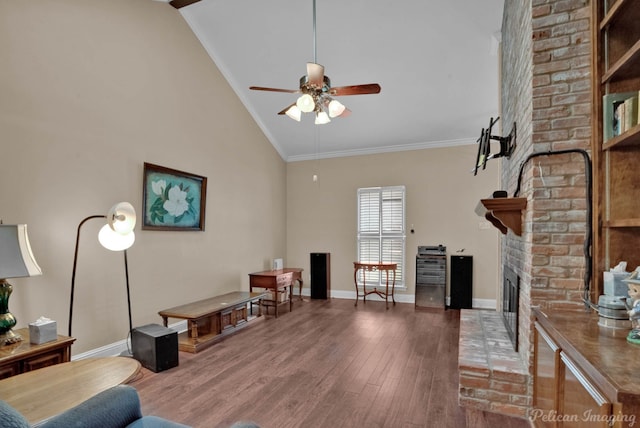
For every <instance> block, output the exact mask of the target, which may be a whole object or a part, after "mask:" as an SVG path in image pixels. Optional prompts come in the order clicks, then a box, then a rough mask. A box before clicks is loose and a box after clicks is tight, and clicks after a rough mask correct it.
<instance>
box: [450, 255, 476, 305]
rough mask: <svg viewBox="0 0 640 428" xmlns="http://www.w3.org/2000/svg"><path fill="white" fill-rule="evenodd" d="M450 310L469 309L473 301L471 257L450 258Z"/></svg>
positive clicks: (455, 256) (457, 256)
mask: <svg viewBox="0 0 640 428" xmlns="http://www.w3.org/2000/svg"><path fill="white" fill-rule="evenodd" d="M450 278H451V302H450V304H449V307H450V308H451V309H471V308H472V305H473V304H472V299H473V256H459V255H453V256H451V275H450Z"/></svg>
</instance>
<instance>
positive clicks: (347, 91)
mask: <svg viewBox="0 0 640 428" xmlns="http://www.w3.org/2000/svg"><path fill="white" fill-rule="evenodd" d="M329 93H330V94H331V95H335V96H340V95H366V94H378V93H380V85H378V84H377V83H368V84H366V85H353V86H339V87H337V88H331V89H330V90H329Z"/></svg>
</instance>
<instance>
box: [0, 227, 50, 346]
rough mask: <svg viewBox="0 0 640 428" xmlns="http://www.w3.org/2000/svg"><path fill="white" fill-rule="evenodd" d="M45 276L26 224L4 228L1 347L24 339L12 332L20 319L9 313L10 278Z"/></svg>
mask: <svg viewBox="0 0 640 428" xmlns="http://www.w3.org/2000/svg"><path fill="white" fill-rule="evenodd" d="M35 275H42V270H41V269H40V266H38V263H37V262H36V259H35V257H34V256H33V251H31V245H30V244H29V236H28V234H27V225H26V224H0V345H2V344H5V343H15V342H19V341H20V340H22V338H21V337H20V336H19V335H18V334H16V333H14V332H13V331H12V330H11V329H12V328H13V327H15V325H16V318H15V317H14V316H13V314H12V313H11V312H9V296H11V292H12V291H13V286H12V285H11V284H9V282H8V281H7V278H21V277H26V276H35Z"/></svg>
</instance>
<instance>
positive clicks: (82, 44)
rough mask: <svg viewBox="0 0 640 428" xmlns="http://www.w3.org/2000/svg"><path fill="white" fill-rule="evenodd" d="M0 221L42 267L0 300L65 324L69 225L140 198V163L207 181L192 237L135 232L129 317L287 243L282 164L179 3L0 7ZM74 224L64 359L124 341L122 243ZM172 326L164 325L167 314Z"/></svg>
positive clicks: (30, 315) (30, 316)
mask: <svg viewBox="0 0 640 428" xmlns="http://www.w3.org/2000/svg"><path fill="white" fill-rule="evenodd" d="M0 58H2V66H1V67H0V94H2V95H0V144H1V150H0V153H1V154H0V156H1V157H0V159H1V161H0V162H1V168H0V201H1V206H0V218H2V220H3V221H4V222H5V223H27V224H28V227H29V235H30V239H31V244H32V247H33V251H34V253H35V257H36V259H37V261H38V263H39V264H40V265H41V267H42V269H43V272H44V275H43V276H41V277H34V278H25V279H14V280H12V281H11V282H12V283H13V284H14V292H13V295H12V297H11V300H10V309H11V311H12V313H13V314H14V315H15V316H16V317H17V319H18V327H25V326H26V325H27V324H28V323H29V322H31V321H33V320H35V319H36V318H38V317H39V316H41V315H44V316H48V317H50V318H52V319H54V320H56V321H57V322H58V331H59V333H62V334H66V332H67V322H68V306H69V292H70V282H71V270H72V262H73V250H74V244H75V236H76V228H77V227H78V224H79V223H80V221H81V220H82V219H83V218H85V217H86V216H89V215H93V214H106V211H107V210H108V209H109V208H110V207H111V205H113V204H114V203H116V202H119V201H129V202H131V203H132V204H133V205H134V207H135V208H136V210H137V211H138V215H139V216H141V206H142V168H143V163H144V162H151V163H155V164H159V165H162V166H166V167H170V168H175V169H179V170H184V171H187V172H192V173H195V174H199V175H203V176H206V177H207V178H208V192H207V207H206V231H205V232H158V231H143V230H141V229H140V225H139V224H138V225H137V226H136V236H137V240H136V243H135V245H134V246H133V247H132V248H131V249H130V250H129V252H128V254H129V257H128V258H129V271H130V272H129V273H130V282H131V299H132V306H133V324H134V326H136V325H143V324H147V323H152V322H153V323H159V322H161V319H160V317H159V316H158V315H157V312H158V311H159V310H161V309H165V308H168V307H171V306H174V305H177V304H182V303H187V302H189V301H193V300H196V299H198V298H204V297H209V296H211V295H214V294H219V293H221V292H223V291H230V290H236V289H246V290H248V276H247V274H248V273H249V272H253V271H257V270H262V269H264V268H266V267H268V266H269V263H270V260H271V259H272V258H273V257H276V256H281V255H282V254H284V252H285V219H286V216H285V212H286V211H285V201H286V194H285V191H286V182H285V174H286V169H285V163H284V162H283V161H282V159H281V158H280V157H279V155H278V154H277V152H276V151H275V150H274V149H273V147H272V146H271V144H270V143H269V142H268V141H267V140H266V138H265V137H264V135H263V134H262V132H261V131H260V129H259V128H258V127H257V125H256V124H255V122H254V121H253V120H252V118H251V117H250V115H249V114H248V113H247V111H246V110H245V108H244V107H243V105H242V104H241V103H240V101H239V100H238V98H237V97H236V96H235V94H234V93H233V92H232V90H231V89H230V87H229V86H228V84H227V82H226V81H225V80H224V78H223V77H222V75H221V74H220V72H219V71H218V69H217V68H216V67H215V65H214V64H213V62H212V61H211V59H210V58H209V57H208V56H207V54H206V53H205V51H204V49H203V48H202V46H201V45H200V43H199V42H198V40H197V39H196V38H195V36H194V35H193V33H192V32H191V30H190V29H189V28H188V26H187V25H186V23H185V22H184V19H183V18H182V16H181V15H180V13H179V12H178V11H177V10H176V9H174V8H173V7H171V6H170V5H168V4H166V3H159V2H154V1H141V0H136V1H132V0H108V1H107V0H91V1H88V0H56V1H55V2H53V1H47V0H29V1H19V2H0ZM100 226H101V223H100V221H98V220H91V221H89V222H88V223H86V224H85V226H84V227H83V229H82V236H81V242H80V258H79V261H78V272H77V278H76V288H77V291H76V303H75V310H74V322H73V335H74V336H75V337H76V338H77V342H76V344H75V345H74V346H73V353H74V354H77V353H81V352H83V351H86V350H88V349H92V348H95V347H99V346H102V345H105V344H108V343H111V342H114V341H117V340H120V339H123V338H124V337H126V333H127V329H128V326H127V321H126V319H127V313H126V298H125V296H126V294H125V281H124V267H123V266H124V265H123V261H122V254H121V253H110V252H109V251H107V250H105V249H103V248H102V247H100V246H99V244H98V243H97V240H96V236H97V232H98V230H99V228H100ZM174 321H175V320H174Z"/></svg>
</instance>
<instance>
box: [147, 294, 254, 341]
mask: <svg viewBox="0 0 640 428" xmlns="http://www.w3.org/2000/svg"><path fill="white" fill-rule="evenodd" d="M262 297H264V293H247V292H246V291H233V292H231V293H227V294H223V295H221V296H216V297H211V298H209V299H204V300H199V301H197V302H193V303H187V304H186V305H180V306H176V307H174V308H170V309H164V310H162V311H160V312H158V314H160V316H161V317H162V322H163V324H164V326H165V327H167V323H168V319H169V318H178V319H183V320H187V325H188V328H187V333H180V334H179V335H178V349H179V350H181V351H186V352H192V353H196V352H198V351H201V350H202V349H205V348H208V347H209V346H211V345H213V343H215V341H216V339H218V338H219V337H218V336H221V335H224V334H228V333H229V332H231V331H235V330H237V329H239V328H240V327H242V326H243V324H244V323H246V322H247V321H249V317H248V315H247V304H250V303H252V302H254V301H257V300H259V299H261V298H262ZM259 311H260V312H259V313H258V316H260V315H262V308H261V307H260V309H259Z"/></svg>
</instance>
